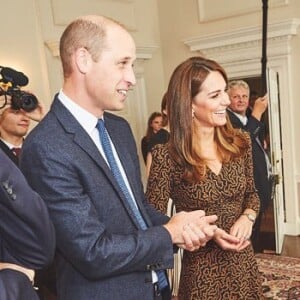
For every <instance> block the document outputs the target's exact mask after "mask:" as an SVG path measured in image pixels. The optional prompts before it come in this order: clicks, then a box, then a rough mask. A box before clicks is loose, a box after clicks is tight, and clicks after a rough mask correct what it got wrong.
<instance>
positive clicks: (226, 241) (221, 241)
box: [213, 228, 240, 251]
mask: <svg viewBox="0 0 300 300" xmlns="http://www.w3.org/2000/svg"><path fill="white" fill-rule="evenodd" d="M213 239H214V241H215V242H216V243H217V244H218V245H219V246H220V247H221V248H222V249H223V250H232V251H239V250H238V246H239V244H240V240H239V239H238V238H237V237H235V236H234V235H231V234H229V233H227V232H226V231H225V230H223V229H221V228H218V229H217V230H216V231H215V234H214V238H213Z"/></svg>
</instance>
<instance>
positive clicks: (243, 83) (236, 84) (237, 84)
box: [228, 80, 250, 91]
mask: <svg viewBox="0 0 300 300" xmlns="http://www.w3.org/2000/svg"><path fill="white" fill-rule="evenodd" d="M235 87H242V88H244V89H246V90H248V91H250V88H249V85H248V83H247V82H246V81H244V80H231V81H229V83H228V90H230V89H231V88H235Z"/></svg>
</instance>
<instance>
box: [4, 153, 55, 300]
mask: <svg viewBox="0 0 300 300" xmlns="http://www.w3.org/2000/svg"><path fill="white" fill-rule="evenodd" d="M0 166H1V167H0V262H2V263H10V264H16V265H19V266H22V267H24V268H28V269H34V270H37V269H41V268H43V267H45V266H46V265H48V264H49V263H50V262H51V260H52V259H53V255H54V248H55V234H54V228H53V225H52V223H51V222H50V218H49V215H48V210H47V207H46V205H45V204H44V202H43V200H42V199H41V198H40V197H39V195H38V194H37V193H35V192H34V191H33V190H32V189H31V188H30V187H29V185H28V184H27V182H26V180H25V178H24V176H23V175H22V173H21V172H20V171H19V169H18V168H17V167H16V166H15V165H14V164H13V163H12V162H11V160H10V159H9V158H8V157H7V156H6V154H4V153H3V152H2V150H0ZM0 299H1V300H33V299H39V298H38V296H37V294H36V292H35V291H34V289H33V286H32V283H31V282H30V281H29V279H28V277H27V276H26V275H25V274H23V273H21V272H19V271H15V270H11V269H3V270H1V271H0Z"/></svg>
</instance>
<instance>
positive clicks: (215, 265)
mask: <svg viewBox="0 0 300 300" xmlns="http://www.w3.org/2000/svg"><path fill="white" fill-rule="evenodd" d="M152 156H153V162H152V169H151V172H150V176H149V180H148V186H147V198H148V201H149V202H150V203H152V204H153V205H154V206H155V207H156V208H157V209H159V210H160V211H162V212H164V213H165V212H166V209H167V203H168V200H169V198H171V199H173V201H174V203H175V206H176V209H177V212H179V211H192V210H198V209H202V210H205V212H206V215H211V214H216V215H217V216H218V220H217V225H218V226H219V227H221V228H223V229H224V230H226V231H227V232H229V230H230V228H231V226H232V225H233V224H234V222H235V221H236V220H237V219H238V218H239V216H240V215H241V214H242V213H243V211H244V209H245V208H252V209H253V210H255V211H258V209H259V199H258V195H257V193H256V190H255V187H254V181H253V165H252V154H251V146H250V139H249V149H248V150H247V151H246V153H245V154H244V155H243V156H242V157H240V158H239V159H236V160H234V161H231V162H229V163H225V164H223V165H222V169H221V171H220V173H219V174H218V175H216V174H215V173H213V172H212V171H210V170H208V173H207V177H206V179H205V180H204V181H202V182H201V183H200V182H199V183H186V182H184V181H182V180H181V176H182V168H181V167H180V166H179V165H178V164H176V162H174V161H173V160H172V159H171V157H170V156H169V153H168V149H167V146H166V145H158V146H156V147H155V149H154V151H153V153H152ZM179 299H180V300H235V299H243V300H246V299H249V300H255V299H264V298H263V296H262V288H261V278H260V274H259V271H258V267H257V264H256V260H255V258H254V253H253V249H252V246H249V247H247V248H246V249H244V250H243V251H241V252H233V251H224V250H222V249H221V248H220V247H219V246H218V245H217V244H216V243H215V242H214V241H212V240H211V241H209V242H208V243H207V245H206V246H205V247H203V248H200V249H199V250H198V251H196V252H188V251H184V254H183V261H182V269H181V277H180V284H179Z"/></svg>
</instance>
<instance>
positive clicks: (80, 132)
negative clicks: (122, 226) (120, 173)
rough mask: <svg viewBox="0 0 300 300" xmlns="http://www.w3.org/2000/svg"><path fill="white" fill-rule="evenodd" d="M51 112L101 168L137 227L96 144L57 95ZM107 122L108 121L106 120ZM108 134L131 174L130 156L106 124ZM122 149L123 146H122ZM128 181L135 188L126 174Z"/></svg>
mask: <svg viewBox="0 0 300 300" xmlns="http://www.w3.org/2000/svg"><path fill="white" fill-rule="evenodd" d="M51 110H52V112H53V113H54V114H55V115H56V117H57V119H58V120H59V122H60V123H61V125H62V126H63V127H64V129H65V130H66V132H68V133H70V134H73V136H74V137H73V141H74V143H75V144H77V145H78V146H79V147H80V148H81V149H82V150H83V151H84V152H86V154H87V155H89V156H90V157H91V158H92V159H93V160H94V161H95V163H96V164H97V165H98V166H99V167H100V168H101V169H102V171H103V172H104V174H105V175H106V177H107V178H108V179H109V181H110V182H111V184H112V186H113V187H114V189H115V190H116V191H117V192H118V194H119V196H120V198H121V199H122V202H123V204H124V206H125V208H126V209H127V211H128V213H129V215H130V216H131V218H132V220H133V222H134V223H135V224H136V226H137V227H138V228H139V224H138V223H137V220H136V218H135V216H134V215H133V212H132V210H131V208H130V206H129V205H128V203H127V200H126V198H125V196H124V194H123V193H122V191H121V189H120V187H119V185H118V183H117V182H116V180H115V178H114V177H113V174H112V172H111V170H110V168H109V167H108V165H107V163H106V161H105V160H104V158H103V157H102V155H101V153H100V152H99V150H98V148H97V146H96V145H95V143H94V142H93V140H92V139H91V138H90V136H89V135H88V134H87V132H86V131H85V130H84V129H83V128H82V126H81V125H80V124H79V122H78V121H77V120H76V119H75V118H74V116H73V115H72V114H71V113H70V112H69V111H68V110H67V108H66V107H65V106H64V105H63V104H62V103H61V102H60V101H59V100H58V99H57V97H56V98H55V99H54V102H53V104H52V107H51ZM108 123H109V122H108ZM108 128H109V129H108V130H109V134H110V136H111V139H112V141H113V143H114V145H115V147H116V150H117V152H118V155H119V157H120V160H121V162H122V165H123V166H124V169H125V172H126V174H128V173H129V174H130V173H131V174H132V170H130V168H133V162H132V159H131V157H130V156H129V155H128V154H127V152H126V151H122V148H123V147H122V145H121V143H120V138H119V136H118V132H117V130H116V128H114V127H113V126H109V125H108ZM123 150H124V148H123ZM128 180H129V183H130V185H131V187H132V189H133V193H134V189H135V185H134V183H133V182H132V181H130V180H131V178H130V176H128Z"/></svg>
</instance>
